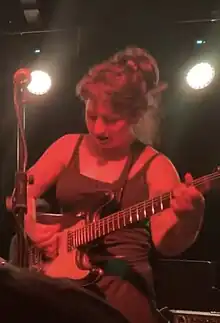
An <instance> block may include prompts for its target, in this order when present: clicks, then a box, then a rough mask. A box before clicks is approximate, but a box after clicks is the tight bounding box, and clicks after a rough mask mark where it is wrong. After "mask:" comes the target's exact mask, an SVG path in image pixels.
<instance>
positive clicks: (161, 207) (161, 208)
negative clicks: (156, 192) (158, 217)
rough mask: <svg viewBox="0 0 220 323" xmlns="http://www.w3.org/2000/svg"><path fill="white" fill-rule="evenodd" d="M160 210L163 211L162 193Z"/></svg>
mask: <svg viewBox="0 0 220 323" xmlns="http://www.w3.org/2000/svg"><path fill="white" fill-rule="evenodd" d="M159 198H160V211H163V209H164V208H163V196H162V195H161V196H160V197H159Z"/></svg>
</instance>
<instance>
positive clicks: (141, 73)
mask: <svg viewBox="0 0 220 323" xmlns="http://www.w3.org/2000/svg"><path fill="white" fill-rule="evenodd" d="M163 89H164V86H161V85H160V84H159V69H158V66H157V62H156V60H155V59H154V58H153V57H152V56H151V55H150V54H149V53H148V52H147V51H146V50H144V49H141V48H138V47H127V48H126V49H125V50H123V51H119V52H117V53H116V54H114V55H113V56H112V57H110V58H109V59H108V60H106V61H104V62H102V63H101V64H98V65H95V66H94V67H92V68H91V69H90V70H89V72H88V74H86V75H85V76H84V77H83V78H82V79H81V80H80V82H79V83H78V84H77V87H76V93H77V95H78V96H79V97H80V98H81V99H82V100H84V101H86V100H87V99H89V98H91V97H92V96H97V95H98V94H99V93H100V92H101V93H103V94H104V95H105V96H106V98H108V99H109V100H110V103H111V106H112V108H113V109H114V111H115V112H117V113H119V114H125V115H129V116H136V115H140V113H141V112H144V111H146V110H147V108H148V107H149V106H150V105H152V104H156V100H155V99H156V97H157V95H158V94H159V93H160V92H161V91H162V90H163Z"/></svg>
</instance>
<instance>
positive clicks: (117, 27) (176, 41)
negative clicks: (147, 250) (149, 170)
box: [0, 0, 220, 260]
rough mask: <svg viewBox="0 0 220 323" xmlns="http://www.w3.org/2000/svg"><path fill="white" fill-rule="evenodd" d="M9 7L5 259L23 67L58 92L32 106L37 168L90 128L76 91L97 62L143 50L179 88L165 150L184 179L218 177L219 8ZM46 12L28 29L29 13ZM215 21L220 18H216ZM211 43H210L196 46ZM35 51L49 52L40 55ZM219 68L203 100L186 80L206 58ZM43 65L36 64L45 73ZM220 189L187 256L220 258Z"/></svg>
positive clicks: (171, 97)
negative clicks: (16, 77) (15, 82)
mask: <svg viewBox="0 0 220 323" xmlns="http://www.w3.org/2000/svg"><path fill="white" fill-rule="evenodd" d="M30 2H31V4H30V3H29V4H26V5H24V4H22V2H21V1H19V0H17V1H12V0H8V1H4V2H3V4H2V6H1V9H0V49H1V50H0V71H1V78H0V112H1V114H0V115H1V118H0V171H1V173H0V188H1V190H0V195H1V196H0V198H1V210H0V256H2V257H5V258H7V256H8V246H9V242H10V238H11V234H12V233H13V232H14V229H13V220H12V216H11V214H10V213H7V212H6V210H5V205H4V204H5V203H4V199H5V196H7V195H9V194H10V193H11V191H12V189H13V185H14V173H15V168H16V120H15V113H14V109H13V86H12V77H13V73H14V72H15V70H16V69H17V68H19V67H24V66H32V65H31V64H36V65H38V66H43V68H44V69H45V70H47V71H48V72H49V73H50V74H51V75H52V79H53V87H52V90H51V91H50V93H48V94H47V95H45V96H44V97H40V98H39V97H38V98H35V99H34V100H33V102H32V103H31V104H29V105H28V107H27V112H26V118H27V124H26V134H27V143H28V151H29V165H31V164H32V163H33V162H34V161H36V159H37V158H38V157H39V156H40V155H41V153H42V152H43V151H44V150H45V149H46V148H47V147H48V145H49V144H51V143H52V142H53V141H54V140H55V139H57V138H58V137H60V136H61V135H63V134H65V133H69V132H79V131H80V132H81V131H84V130H85V128H84V123H83V109H82V104H81V103H80V102H79V100H77V99H76V98H75V85H76V82H77V81H78V80H79V78H80V77H81V76H82V75H83V73H84V72H85V71H86V70H87V69H88V67H89V66H91V65H92V64H95V63H98V62H99V61H100V60H101V59H104V58H107V57H108V56H109V55H111V54H113V53H114V52H115V51H116V50H118V49H123V48H124V47H125V46H127V45H130V44H135V45H137V46H140V47H144V48H146V49H148V50H149V51H150V52H151V53H152V54H153V55H154V56H155V57H156V59H157V60H158V62H159V66H160V72H161V79H162V80H164V81H166V82H168V84H169V88H168V90H167V92H166V93H165V95H164V97H163V106H162V109H163V123H162V127H161V144H160V150H161V151H162V152H164V153H165V154H166V155H167V156H168V157H169V158H171V160H172V161H173V163H174V164H175V166H176V167H177V169H178V171H179V173H180V175H181V176H183V175H184V173H185V172H186V171H189V172H191V173H192V174H193V176H195V177H197V176H202V175H204V174H206V173H210V172H212V171H213V169H214V168H215V167H216V166H217V165H218V164H220V146H219V138H220V122H219V121H220V94H219V89H220V81H219V70H220V64H219V61H220V60H219V58H220V22H219V21H218V18H220V8H219V7H218V3H217V1H207V2H206V1H195V0H194V1H188V2H187V1H184V2H178V1H175V2H174V1H172V2H171V1H139V0H136V1H130V4H129V2H128V1H120V0H118V1H103V0H102V1H91V0H90V1H74V0H72V1H55V0H41V1H30ZM27 9H29V10H30V9H32V10H33V9H37V10H39V19H38V20H36V22H35V23H28V22H27V19H26V18H25V10H27ZM213 19H215V21H213ZM198 39H203V40H205V41H206V43H205V44H203V45H198V44H197V43H196V41H197V40H198ZM35 49H40V50H41V53H40V54H36V53H35V52H34V51H35ZM203 58H209V59H210V60H211V61H213V62H214V63H215V64H216V68H217V76H216V80H215V82H214V83H213V84H212V86H210V87H209V88H208V89H207V90H205V91H202V92H200V93H199V94H196V93H195V92H192V91H191V92H190V91H189V90H187V88H186V87H185V86H184V83H183V79H184V73H185V72H186V69H187V67H188V66H190V64H192V63H193V62H195V61H196V60H197V59H203ZM36 65H34V66H36ZM219 199H220V190H216V189H215V190H212V191H210V192H209V193H207V194H206V213H205V223H204V226H203V230H202V232H201V234H200V237H199V239H198V240H197V242H196V243H195V244H194V246H192V247H191V248H190V249H189V250H187V251H186V252H185V253H184V254H183V255H181V256H180V257H181V258H183V259H198V260H219V259H220V251H219V249H220V234H219V232H220V229H219V226H220V206H219Z"/></svg>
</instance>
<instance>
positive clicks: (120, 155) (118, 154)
mask: <svg viewBox="0 0 220 323" xmlns="http://www.w3.org/2000/svg"><path fill="white" fill-rule="evenodd" d="M133 141H134V139H133V140H131V142H130V143H129V142H128V143H127V145H124V146H122V147H113V148H105V147H100V146H99V145H97V144H95V143H94V141H93V140H92V139H91V137H90V136H86V138H85V142H86V146H87V147H88V149H89V151H90V153H91V154H92V155H93V156H96V157H97V159H98V161H99V162H100V163H101V164H102V163H105V162H107V161H110V160H121V159H124V158H125V157H127V156H128V155H129V154H130V151H131V144H132V142H133Z"/></svg>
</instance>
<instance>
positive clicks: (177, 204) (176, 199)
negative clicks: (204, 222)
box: [171, 173, 205, 216]
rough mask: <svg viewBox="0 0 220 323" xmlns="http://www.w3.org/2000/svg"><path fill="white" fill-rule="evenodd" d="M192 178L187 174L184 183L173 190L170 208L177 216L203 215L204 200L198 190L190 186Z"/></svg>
mask: <svg viewBox="0 0 220 323" xmlns="http://www.w3.org/2000/svg"><path fill="white" fill-rule="evenodd" d="M192 183H193V177H192V175H191V174H189V173H187V174H186V175H185V183H180V184H179V185H178V186H177V187H176V188H175V189H174V190H173V199H172V200H171V207H172V209H173V211H174V212H175V214H176V215H177V216H179V215H182V214H185V213H190V214H191V213H192V212H193V213H196V214H198V215H199V214H201V215H203V210H204V207H205V199H204V197H203V195H202V194H201V193H200V191H199V190H197V189H196V188H195V186H193V185H192Z"/></svg>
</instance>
